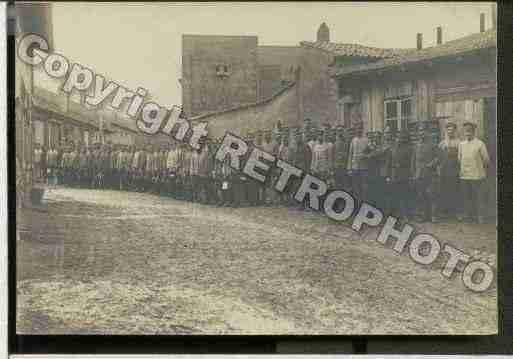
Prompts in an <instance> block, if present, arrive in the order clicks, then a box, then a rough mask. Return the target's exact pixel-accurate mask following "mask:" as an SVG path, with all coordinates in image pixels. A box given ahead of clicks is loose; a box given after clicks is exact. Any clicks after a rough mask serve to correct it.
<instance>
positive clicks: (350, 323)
mask: <svg viewBox="0 0 513 359" xmlns="http://www.w3.org/2000/svg"><path fill="white" fill-rule="evenodd" d="M18 220H19V224H18V229H19V230H20V240H19V241H17V277H18V283H17V291H18V296H17V332H18V333H20V334H274V335H279V334H298V335H300V334H301V335H302V334H308V335H309V334H355V335H356V334H365V335H372V334H391V335H393V334H440V335H442V334H493V333H496V332H497V293H496V286H493V287H492V288H490V289H489V290H487V291H486V292H483V293H474V292H472V291H470V290H468V289H466V288H465V287H464V286H463V284H462V281H461V279H460V274H458V273H457V274H456V275H454V278H452V279H450V280H449V279H446V278H445V277H443V276H442V275H441V273H440V271H441V267H442V265H443V262H435V263H434V264H433V265H430V266H422V265H418V264H415V263H414V262H412V260H411V259H410V258H409V257H408V255H407V254H404V255H397V254H395V252H394V251H392V250H391V249H390V248H387V247H385V246H382V245H381V244H379V243H378V242H376V241H375V240H374V239H375V238H376V232H375V231H365V233H363V235H361V234H358V233H356V232H354V231H353V230H351V229H350V228H349V226H348V225H347V224H340V223H335V222H333V221H331V220H329V219H328V218H326V217H323V216H321V215H319V214H317V213H313V212H304V211H299V210H297V209H292V208H284V207H283V208H278V207H277V208H274V207H262V208H239V209H235V208H219V207H214V206H206V205H198V204H191V203H188V202H183V201H176V200H173V199H169V198H165V197H159V196H155V195H150V194H142V193H128V192H119V191H96V190H85V189H70V188H63V187H55V188H52V189H49V190H47V193H46V194H45V199H44V202H43V205H42V206H41V207H40V208H37V209H33V210H30V211H24V212H23V213H20V214H19V215H18ZM418 229H419V230H421V231H422V232H428V233H432V234H434V235H435V236H437V238H439V239H440V240H441V241H442V242H449V243H451V244H453V245H455V246H457V247H458V248H460V249H462V250H464V251H465V252H467V253H469V254H473V255H474V256H476V257H482V258H485V259H487V260H489V261H490V262H491V263H493V262H494V260H495V254H496V229H495V225H494V224H485V225H477V224H462V223H455V222H443V223H438V224H418Z"/></svg>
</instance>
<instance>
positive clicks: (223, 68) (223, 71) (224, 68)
mask: <svg viewBox="0 0 513 359" xmlns="http://www.w3.org/2000/svg"><path fill="white" fill-rule="evenodd" d="M216 73H217V76H220V77H227V76H228V75H229V72H228V65H225V64H221V65H216Z"/></svg>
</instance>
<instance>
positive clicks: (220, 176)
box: [34, 122, 489, 222]
mask: <svg viewBox="0 0 513 359" xmlns="http://www.w3.org/2000/svg"><path fill="white" fill-rule="evenodd" d="M456 130H457V128H456V125H455V124H454V123H448V124H447V126H446V134H447V136H446V138H445V139H444V140H443V141H442V142H441V143H439V144H438V145H437V144H435V143H434V142H433V140H432V137H431V132H430V131H429V130H428V129H427V128H426V127H425V126H423V125H421V126H419V129H418V133H417V138H418V140H417V141H416V142H415V143H411V141H410V137H411V136H410V133H408V131H400V132H394V131H392V130H391V129H390V128H388V127H387V128H386V129H385V130H384V133H383V136H369V137H370V138H369V137H368V136H365V135H364V131H363V124H362V122H357V123H356V124H355V125H354V126H353V128H352V129H351V131H349V130H348V129H346V128H343V127H341V126H339V127H336V128H332V127H329V126H325V127H324V128H318V127H315V126H312V125H310V124H309V122H307V125H306V126H305V127H303V128H295V129H293V130H292V131H289V130H288V129H283V130H281V131H271V130H258V131H256V132H253V133H249V132H248V133H246V134H245V135H246V136H245V140H246V142H247V143H248V144H249V145H253V146H257V147H259V148H261V149H263V150H264V151H266V152H268V153H271V154H273V155H275V156H276V157H277V158H280V159H281V160H283V161H286V162H288V163H290V164H293V165H295V166H296V167H299V168H302V169H304V170H306V171H307V172H309V173H311V174H313V175H315V176H317V177H318V178H320V179H323V180H325V181H326V182H327V184H328V185H329V187H331V188H337V189H343V190H346V191H349V192H351V193H353V194H354V195H355V197H356V198H357V199H358V200H360V201H367V202H369V203H373V204H374V205H376V206H378V207H379V208H381V209H382V210H384V211H385V212H387V213H392V214H397V215H398V216H401V217H403V218H404V217H412V216H414V215H420V216H421V219H422V220H425V221H436V220H437V218H438V217H439V215H445V216H448V217H458V218H460V219H463V217H465V218H466V219H468V220H477V221H479V222H482V221H483V215H482V211H481V210H480V209H481V208H480V205H482V193H483V181H484V179H485V177H486V171H487V167H488V164H489V157H488V153H487V150H486V146H485V145H484V143H483V142H482V141H480V140H479V139H477V138H476V137H475V125H474V124H472V123H465V125H464V135H465V140H464V141H460V140H458V139H457V137H456V132H457V131H456ZM350 132H352V133H350ZM219 145H220V142H219V140H216V139H211V138H205V139H204V140H203V141H202V143H201V149H200V150H193V149H191V148H190V147H189V146H188V145H186V144H182V143H169V144H168V145H166V146H157V145H145V146H134V145H132V146H125V145H111V144H100V143H95V144H94V145H93V146H91V147H89V146H85V145H82V144H78V145H74V144H73V143H70V144H69V145H67V146H64V147H63V148H62V149H53V148H51V149H49V150H48V151H44V150H42V148H41V146H36V149H35V152H34V163H35V169H36V176H48V179H49V182H54V183H55V182H58V183H62V184H64V185H68V186H77V187H88V188H105V189H116V190H129V191H141V192H142V191H145V192H152V193H158V194H161V195H167V196H171V197H174V198H177V199H183V200H190V201H195V202H200V203H206V204H217V205H224V206H234V207H240V206H259V205H289V206H298V208H307V205H306V203H303V204H300V205H298V204H295V202H294V200H293V197H292V195H293V191H288V192H290V193H285V192H284V193H279V192H277V191H275V190H274V189H273V186H274V183H275V181H276V180H277V178H278V176H279V172H278V170H276V171H275V172H272V173H271V176H269V181H268V183H265V184H261V183H259V182H256V181H254V180H253V179H251V178H249V177H247V176H245V175H244V174H243V173H242V172H238V171H235V170H233V169H232V168H231V167H230V166H229V158H227V159H226V160H225V161H224V162H222V163H221V162H219V161H217V160H216V159H215V154H216V151H217V148H218V146H219ZM298 183H299V180H297V181H292V182H291V186H290V187H291V188H289V189H293V187H297V185H298ZM416 204H417V205H416Z"/></svg>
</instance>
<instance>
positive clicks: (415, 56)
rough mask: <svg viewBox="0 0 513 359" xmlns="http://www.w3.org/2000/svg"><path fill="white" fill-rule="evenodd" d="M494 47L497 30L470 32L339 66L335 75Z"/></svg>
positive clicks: (495, 45)
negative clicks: (401, 54)
mask: <svg viewBox="0 0 513 359" xmlns="http://www.w3.org/2000/svg"><path fill="white" fill-rule="evenodd" d="M494 47H497V31H496V30H493V29H490V30H488V31H485V32H482V33H477V34H472V35H469V36H465V37H462V38H459V39H456V40H452V41H448V42H446V43H444V44H441V45H437V46H433V47H427V48H425V49H422V50H414V51H410V52H409V53H406V54H405V55H403V56H398V57H393V58H388V59H383V60H379V61H376V62H373V63H370V64H363V65H354V66H346V67H341V68H339V69H337V71H336V73H335V75H336V76H343V75H347V74H354V73H359V72H368V71H373V70H380V69H384V68H389V67H394V66H399V65H407V64H411V63H416V62H421V61H426V60H431V59H435V58H439V57H445V56H454V55H459V54H464V53H467V52H470V51H474V50H479V49H486V48H494Z"/></svg>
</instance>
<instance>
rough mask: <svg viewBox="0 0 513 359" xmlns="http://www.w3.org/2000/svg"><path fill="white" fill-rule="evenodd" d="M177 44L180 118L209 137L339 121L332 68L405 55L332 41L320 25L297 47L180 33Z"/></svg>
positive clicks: (336, 90) (247, 37)
mask: <svg viewBox="0 0 513 359" xmlns="http://www.w3.org/2000/svg"><path fill="white" fill-rule="evenodd" d="M182 41H183V44H182V79H181V84H182V106H183V110H184V113H185V115H186V116H187V117H189V118H192V119H197V120H199V119H201V120H204V121H208V122H209V127H210V128H211V129H212V128H214V132H216V133H221V132H223V131H221V130H223V129H226V128H225V127H229V129H230V130H231V131H234V132H239V131H241V130H243V129H252V128H253V129H255V128H262V127H267V128H271V127H273V126H274V125H275V124H276V123H277V122H278V121H280V122H281V123H282V124H284V125H291V126H294V125H300V124H301V122H302V121H303V120H304V119H305V118H310V119H311V120H313V122H314V123H318V124H321V123H332V124H334V123H336V122H338V121H339V119H340V117H341V116H340V115H339V111H340V109H339V106H338V102H337V101H338V89H337V84H336V81H334V79H332V78H331V74H332V73H331V72H332V67H333V66H335V65H336V66H337V67H340V66H345V65H352V64H361V63H369V62H374V61H377V60H380V59H385V58H391V57H396V56H398V55H400V54H403V53H404V52H406V51H409V50H396V49H378V48H372V47H366V46H362V45H357V44H341V43H333V42H330V32H329V27H328V25H326V24H325V23H322V24H321V26H320V27H319V28H318V30H317V34H316V41H313V42H311V41H303V42H301V43H300V44H298V46H259V45H258V38H257V37H256V36H216V35H184V36H183V38H182ZM234 112H235V113H234ZM243 114H244V115H243ZM257 124H258V125H257ZM215 127H223V128H219V129H215ZM217 130H219V131H217Z"/></svg>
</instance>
